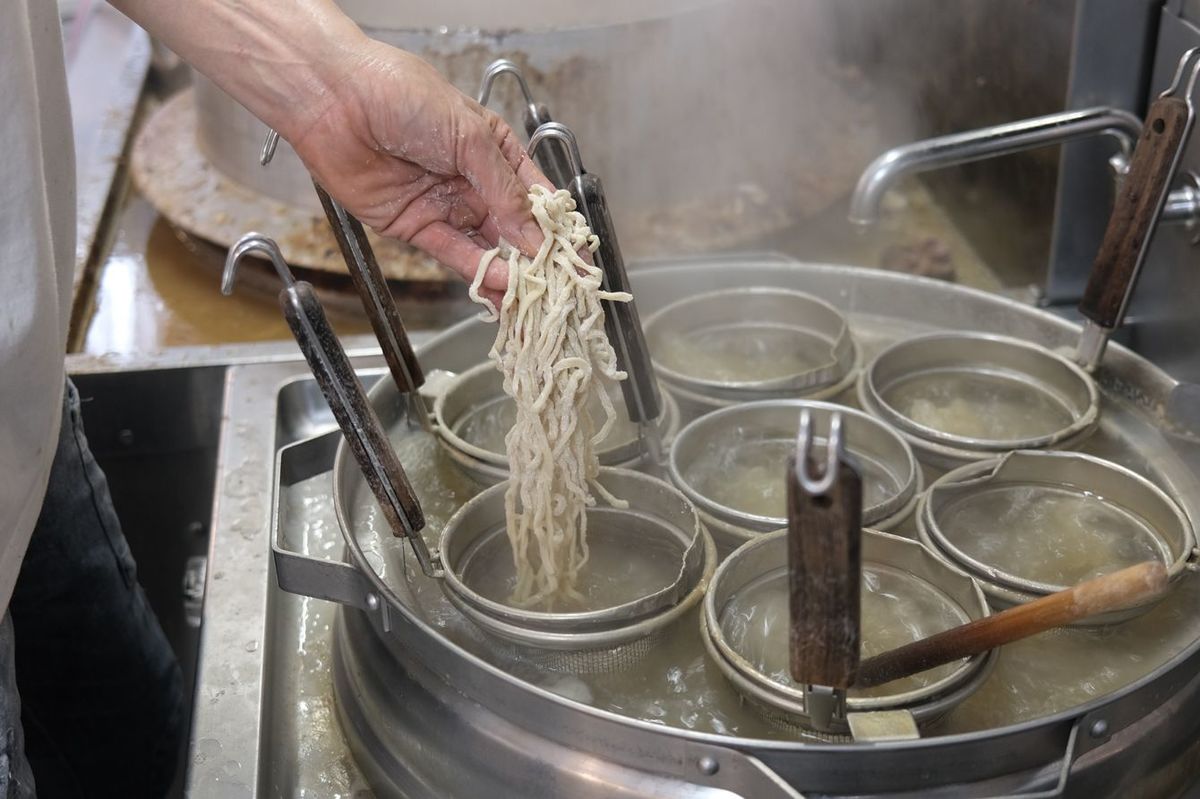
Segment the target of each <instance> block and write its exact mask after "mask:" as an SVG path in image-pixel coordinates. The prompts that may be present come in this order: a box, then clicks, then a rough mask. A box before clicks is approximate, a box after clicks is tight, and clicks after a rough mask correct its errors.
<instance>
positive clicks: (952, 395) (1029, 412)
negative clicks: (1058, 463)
mask: <svg viewBox="0 0 1200 799" xmlns="http://www.w3.org/2000/svg"><path fill="white" fill-rule="evenodd" d="M881 396H882V398H883V401H884V402H886V403H887V404H888V405H890V406H891V407H892V408H894V409H895V410H896V411H898V412H899V413H900V414H901V415H903V416H905V417H907V418H909V419H911V420H913V421H914V422H916V423H917V424H919V425H921V426H923V427H928V428H930V429H933V430H938V431H940V432H943V433H950V434H951V435H956V436H963V437H966V438H981V439H987V440H991V441H1016V440H1019V439H1024V438H1036V437H1038V436H1045V435H1050V434H1051V433H1055V432H1057V431H1059V430H1062V429H1063V428H1065V427H1068V426H1070V424H1071V423H1072V422H1073V421H1074V418H1075V417H1074V415H1073V414H1072V413H1071V411H1070V409H1069V408H1067V406H1065V405H1064V404H1063V403H1062V402H1061V401H1060V400H1058V399H1056V398H1055V397H1053V396H1051V395H1049V394H1047V393H1046V392H1044V391H1042V390H1039V389H1037V388H1035V387H1033V386H1030V385H1029V384H1028V383H1027V382H1025V381H1023V380H1022V379H1020V378H1018V377H1015V376H1008V375H1002V374H996V373H982V372H974V371H970V370H959V369H945V370H938V371H936V372H923V373H920V374H916V375H913V376H912V377H909V378H905V379H903V380H899V381H897V382H895V383H893V384H891V385H889V386H888V387H887V388H886V389H884V390H883V391H882V392H881Z"/></svg>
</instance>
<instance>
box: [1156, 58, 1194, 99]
mask: <svg viewBox="0 0 1200 799" xmlns="http://www.w3.org/2000/svg"><path fill="white" fill-rule="evenodd" d="M1184 75H1187V76H1188V77H1187V87H1186V88H1185V89H1184V94H1185V96H1184V99H1185V100H1187V104H1188V110H1189V111H1191V110H1193V105H1192V95H1193V94H1194V93H1195V91H1196V79H1197V77H1198V76H1200V47H1193V48H1192V49H1190V50H1188V51H1187V52H1186V53H1184V54H1183V57H1182V58H1180V59H1179V66H1178V67H1177V68H1176V69H1175V77H1174V79H1172V81H1171V85H1170V86H1168V87H1167V90H1166V91H1165V92H1163V93H1162V94H1160V95H1159V97H1173V96H1175V95H1176V94H1178V93H1179V88H1180V87H1181V86H1182V85H1183V76H1184Z"/></svg>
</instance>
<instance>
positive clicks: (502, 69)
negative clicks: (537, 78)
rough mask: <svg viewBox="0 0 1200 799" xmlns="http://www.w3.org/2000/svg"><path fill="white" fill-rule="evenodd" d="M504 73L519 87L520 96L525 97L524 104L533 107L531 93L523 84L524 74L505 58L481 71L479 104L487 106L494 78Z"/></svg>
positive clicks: (497, 60)
mask: <svg viewBox="0 0 1200 799" xmlns="http://www.w3.org/2000/svg"><path fill="white" fill-rule="evenodd" d="M506 73H507V74H509V75H512V76H513V77H514V78H516V80H517V85H519V86H520V87H521V94H523V95H524V96H525V102H526V103H527V104H528V105H533V104H534V103H533V92H531V91H529V84H528V83H526V82H525V74H524V73H523V72H521V68H520V67H519V66H517V65H516V64H515V63H514V62H512V61H510V60H509V59H507V58H498V59H496V60H495V61H493V62H492V63H490V64H488V67H487V69H485V70H484V71H483V82H482V83H481V84H480V85H479V104H480V105H487V104H488V100H489V99H491V96H492V84H494V83H495V82H496V78H498V77H500V76H501V75H504V74H506Z"/></svg>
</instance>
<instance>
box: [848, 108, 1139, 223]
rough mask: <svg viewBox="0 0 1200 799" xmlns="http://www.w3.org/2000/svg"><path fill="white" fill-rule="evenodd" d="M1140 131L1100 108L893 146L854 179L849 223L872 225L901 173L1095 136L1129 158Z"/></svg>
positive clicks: (1134, 121)
mask: <svg viewBox="0 0 1200 799" xmlns="http://www.w3.org/2000/svg"><path fill="white" fill-rule="evenodd" d="M1141 132H1142V122H1141V120H1140V119H1138V118H1137V117H1136V116H1134V115H1133V114H1131V113H1129V112H1128V111H1122V110H1120V109H1117V108H1104V107H1100V108H1087V109H1083V110H1081V111H1062V112H1060V113H1057V114H1047V115H1046V116H1041V117H1032V118H1030V119H1022V120H1019V121H1017V122H1006V123H1004V124H1002V125H991V126H989V127H986V128H979V129H978V130H970V131H966V132H965V133H952V134H950V135H949V136H937V137H935V138H932V139H924V140H922V141H917V142H913V143H911V144H905V145H903V146H900V147H895V148H893V149H891V150H888V151H887V152H885V153H884V154H883V155H881V156H879V157H878V158H876V159H875V160H874V161H872V162H871V165H870V166H868V167H867V168H866V170H865V171H864V172H863V173H862V176H861V177H860V178H859V179H858V185H857V186H856V187H855V189H854V195H853V197H851V199H850V221H851V222H853V223H854V224H856V225H863V226H865V225H871V224H874V223H875V222H876V220H878V218H879V205H880V202H881V201H882V199H883V194H884V192H886V191H887V190H888V188H890V187H891V186H892V185H893V184H894V183H896V181H898V180H899V179H900V178H901V177H903V176H905V175H911V174H915V173H917V172H927V171H929V170H933V169H941V168H942V167H947V166H955V165H957V164H965V163H967V162H968V161H981V160H983V159H985V158H995V157H997V156H1001V155H1009V154H1011V153H1016V152H1020V151H1022V150H1032V149H1034V148H1037V147H1045V146H1048V145H1051V144H1061V143H1063V142H1066V141H1071V140H1072V139H1080V138H1084V137H1086V136H1095V135H1098V134H1106V135H1109V136H1112V137H1113V138H1114V139H1116V140H1117V142H1118V143H1119V144H1120V146H1121V149H1122V150H1123V152H1124V154H1125V155H1126V156H1128V155H1129V153H1130V152H1132V151H1133V145H1134V143H1135V142H1136V141H1137V138H1138V136H1139V135H1141Z"/></svg>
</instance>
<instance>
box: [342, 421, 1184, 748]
mask: <svg viewBox="0 0 1200 799" xmlns="http://www.w3.org/2000/svg"><path fill="white" fill-rule="evenodd" d="M1105 412H1106V414H1107V418H1108V419H1110V420H1111V419H1112V418H1113V417H1115V416H1116V415H1118V414H1120V413H1123V412H1124V411H1123V410H1122V409H1121V408H1119V407H1107V408H1106V409H1105ZM399 433H400V434H401V435H402V436H403V438H399V439H397V445H398V446H397V449H398V451H400V454H401V459H402V462H403V463H404V465H405V468H406V469H407V470H408V473H409V476H410V478H411V479H412V481H413V485H414V490H415V491H416V493H417V496H418V497H420V498H421V499H422V501H423V502H425V503H426V514H427V518H428V519H429V524H428V526H427V528H426V530H425V537H426V540H428V541H430V542H432V543H436V541H437V539H438V536H439V535H440V534H441V529H442V526H444V524H445V519H447V518H448V517H449V515H450V512H452V511H453V509H454V508H456V507H457V506H458V505H459V504H461V503H462V502H465V501H466V500H467V499H468V498H470V496H472V495H474V494H475V493H476V492H477V491H478V490H479V489H478V487H476V486H475V485H474V484H473V483H471V482H470V481H469V480H467V479H466V478H465V477H463V475H462V474H461V473H460V472H459V471H458V469H457V467H455V466H454V464H453V462H452V461H450V460H449V458H447V457H446V456H445V455H444V453H443V451H442V449H441V447H440V446H438V444H437V443H436V441H434V440H433V439H432V438H431V437H429V436H428V435H427V434H425V433H420V432H410V431H408V430H401V431H399ZM1088 447H1089V449H1092V448H1095V447H1103V448H1104V450H1103V454H1105V455H1106V456H1107V457H1111V458H1113V459H1114V460H1118V461H1121V462H1123V463H1124V465H1126V466H1129V467H1130V468H1136V469H1140V470H1143V471H1145V470H1146V469H1147V464H1146V463H1145V461H1144V458H1143V456H1141V455H1140V454H1138V453H1136V452H1133V451H1131V450H1130V449H1129V448H1128V447H1127V445H1125V444H1123V443H1122V442H1121V441H1120V440H1118V439H1117V438H1114V437H1112V436H1111V435H1110V434H1109V432H1108V431H1106V429H1105V428H1103V427H1102V429H1101V430H1100V431H1099V432H1098V433H1097V436H1095V437H1093V439H1091V440H1090V441H1089V442H1088ZM349 510H350V517H351V518H352V519H354V529H355V534H356V537H357V541H358V544H359V546H360V547H361V548H362V549H363V551H364V552H365V553H366V554H367V557H368V559H369V561H370V562H371V564H372V566H373V567H374V568H375V570H376V571H377V572H378V573H379V575H380V576H381V577H382V578H383V579H384V580H385V581H386V582H387V584H388V585H390V586H391V587H392V588H393V590H394V591H395V592H396V593H397V594H398V595H399V596H400V597H401V600H402V601H403V602H404V604H406V605H407V606H408V607H410V608H412V609H413V611H414V613H415V614H416V615H417V616H418V617H420V618H422V619H424V621H425V622H426V623H427V624H429V625H430V626H431V627H433V628H435V629H437V630H438V632H439V633H440V634H441V635H443V636H444V637H445V638H447V639H448V640H449V641H451V642H453V643H454V644H456V645H457V646H459V647H462V648H463V649H465V650H466V651H468V652H471V653H473V654H475V655H477V656H479V657H481V658H484V659H485V660H487V661H489V662H491V663H493V664H495V665H496V666H497V667H499V668H502V669H505V670H506V671H508V672H509V673H511V674H513V675H515V676H516V677H518V678H519V679H522V680H525V681H526V682H528V683H530V684H533V685H537V686H539V687H542V688H544V689H546V690H548V691H553V692H555V693H558V694H560V695H562V696H564V697H566V698H568V699H571V700H573V701H576V702H580V703H583V704H587V705H591V706H593V707H596V708H598V709H602V710H608V711H612V712H615V713H619V714H622V715H625V716H628V717H630V718H635V719H641V720H644V721H647V722H650V723H654V724H661V725H665V726H670V727H676V728H679V729H685V730H696V731H699V732H709V733H717V734H722V735H736V736H743V737H750V738H766V739H796V738H800V739H804V737H805V736H804V734H803V733H800V732H797V731H795V730H790V729H784V728H781V727H777V726H775V725H772V724H770V723H768V722H767V721H765V720H764V719H763V718H762V717H761V716H760V715H759V714H758V713H757V712H755V711H754V710H752V709H751V708H750V707H749V706H748V705H746V704H745V703H744V702H743V701H742V699H741V697H740V696H739V695H738V694H737V692H735V691H734V690H733V689H732V688H731V687H730V685H729V683H728V681H727V680H725V678H724V676H723V675H722V674H721V673H720V671H719V670H718V669H717V668H716V667H715V666H713V665H712V664H711V663H709V661H708V656H707V654H706V652H705V650H704V646H703V643H702V642H701V639H700V617H699V612H698V610H694V611H691V612H689V613H687V614H685V615H684V616H683V617H682V618H681V619H680V620H679V621H678V622H677V623H676V624H674V625H672V626H671V628H670V629H668V630H667V631H666V632H665V634H664V635H663V637H662V639H661V640H660V641H659V643H658V645H657V646H656V647H655V649H653V650H652V651H651V652H650V653H649V654H648V655H647V656H646V657H645V658H644V659H642V660H640V661H639V662H638V664H637V666H636V667H635V668H633V669H630V670H627V671H621V672H615V673H610V674H596V675H586V676H577V675H573V674H565V673H558V672H555V671H552V670H549V669H547V668H544V667H542V666H538V665H535V664H532V663H530V662H528V661H525V660H521V659H517V658H514V657H513V656H512V654H511V652H509V651H507V650H503V649H501V648H497V647H496V646H495V645H494V644H493V642H492V641H491V640H490V639H488V638H486V637H485V636H484V635H483V634H481V633H480V632H479V630H478V629H477V628H476V627H475V626H474V625H472V624H471V623H470V622H468V621H466V620H465V619H464V618H463V617H462V616H461V614H459V613H458V612H457V611H456V610H455V609H454V608H453V607H452V606H451V605H450V604H449V603H448V602H447V601H446V599H445V597H444V596H443V594H442V592H441V589H440V586H439V584H438V583H437V581H435V580H429V579H427V578H425V577H424V576H423V575H422V574H421V573H420V570H419V569H418V568H417V567H416V564H415V559H413V558H411V557H409V556H408V555H407V549H406V547H405V546H404V544H403V542H402V541H399V540H397V539H395V538H393V537H392V534H391V531H390V530H389V529H388V527H387V524H386V522H385V521H384V519H383V518H382V515H381V514H380V513H379V510H378V507H377V506H376V504H375V501H374V499H373V498H372V497H371V495H370V492H369V490H367V488H366V487H365V485H361V484H360V485H359V488H358V491H357V493H356V495H355V496H354V498H353V502H352V507H351V508H350V509H349ZM448 511H449V512H448ZM1197 607H1200V580H1195V579H1187V578H1185V579H1184V580H1183V581H1182V582H1181V584H1180V585H1179V586H1177V587H1176V588H1175V589H1174V590H1173V591H1172V592H1171V593H1170V594H1169V595H1168V596H1167V598H1166V599H1164V600H1163V601H1162V602H1161V603H1160V604H1159V605H1157V606H1156V607H1155V608H1154V609H1153V610H1151V611H1150V612H1149V613H1147V614H1145V615H1143V616H1140V617H1138V618H1136V619H1133V620H1130V621H1127V622H1124V623H1122V624H1120V625H1117V626H1115V627H1112V628H1107V629H1100V630H1085V629H1064V630H1054V631H1051V632H1048V633H1043V634H1041V635H1038V636H1034V637H1033V638H1030V639H1028V640H1025V641H1021V642H1018V643H1016V644H1011V645H1009V646H1007V647H1005V648H1004V649H1003V650H1002V651H1001V654H1000V657H999V658H998V660H997V664H996V668H995V670H994V671H993V672H992V674H991V675H990V676H989V677H988V679H987V680H986V681H985V682H984V684H983V686H982V688H981V689H980V690H979V691H978V692H977V693H975V694H974V695H972V696H971V697H969V698H968V699H967V700H966V701H965V702H964V703H963V704H961V705H960V706H958V707H957V708H956V709H954V710H953V711H952V712H951V713H950V714H949V715H948V716H947V718H946V719H945V720H944V721H942V722H939V723H938V725H937V726H936V727H935V728H932V729H929V730H926V731H925V733H924V734H925V735H939V734H952V733H964V732H971V731H976V730H985V729H990V728H994V727H998V726H1002V725H1006V724H1013V723H1017V722H1020V721H1025V720H1029V719H1035V718H1040V717H1043V716H1046V715H1048V714H1051V713H1055V712H1058V711H1061V710H1065V709H1067V708H1071V707H1075V706H1077V705H1079V704H1081V703H1083V702H1086V701H1089V700H1092V699H1095V698H1097V697H1101V696H1104V695H1106V694H1109V693H1111V692H1112V691H1114V690H1117V689H1119V688H1121V687H1123V686H1126V685H1128V684H1130V683H1131V682H1133V681H1135V680H1137V679H1140V678H1142V677H1144V676H1145V675H1146V674H1149V673H1150V672H1151V671H1153V670H1155V669H1157V668H1158V667H1159V666H1161V665H1162V664H1163V663H1165V662H1166V661H1167V660H1168V659H1169V658H1170V657H1172V656H1173V655H1175V654H1176V653H1178V652H1180V651H1182V650H1183V649H1184V648H1186V647H1187V646H1189V645H1190V644H1192V642H1193V641H1194V640H1195V637H1196V635H1195V624H1194V619H1195V618H1196V615H1197V610H1196V608H1197ZM884 687H886V686H884Z"/></svg>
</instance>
